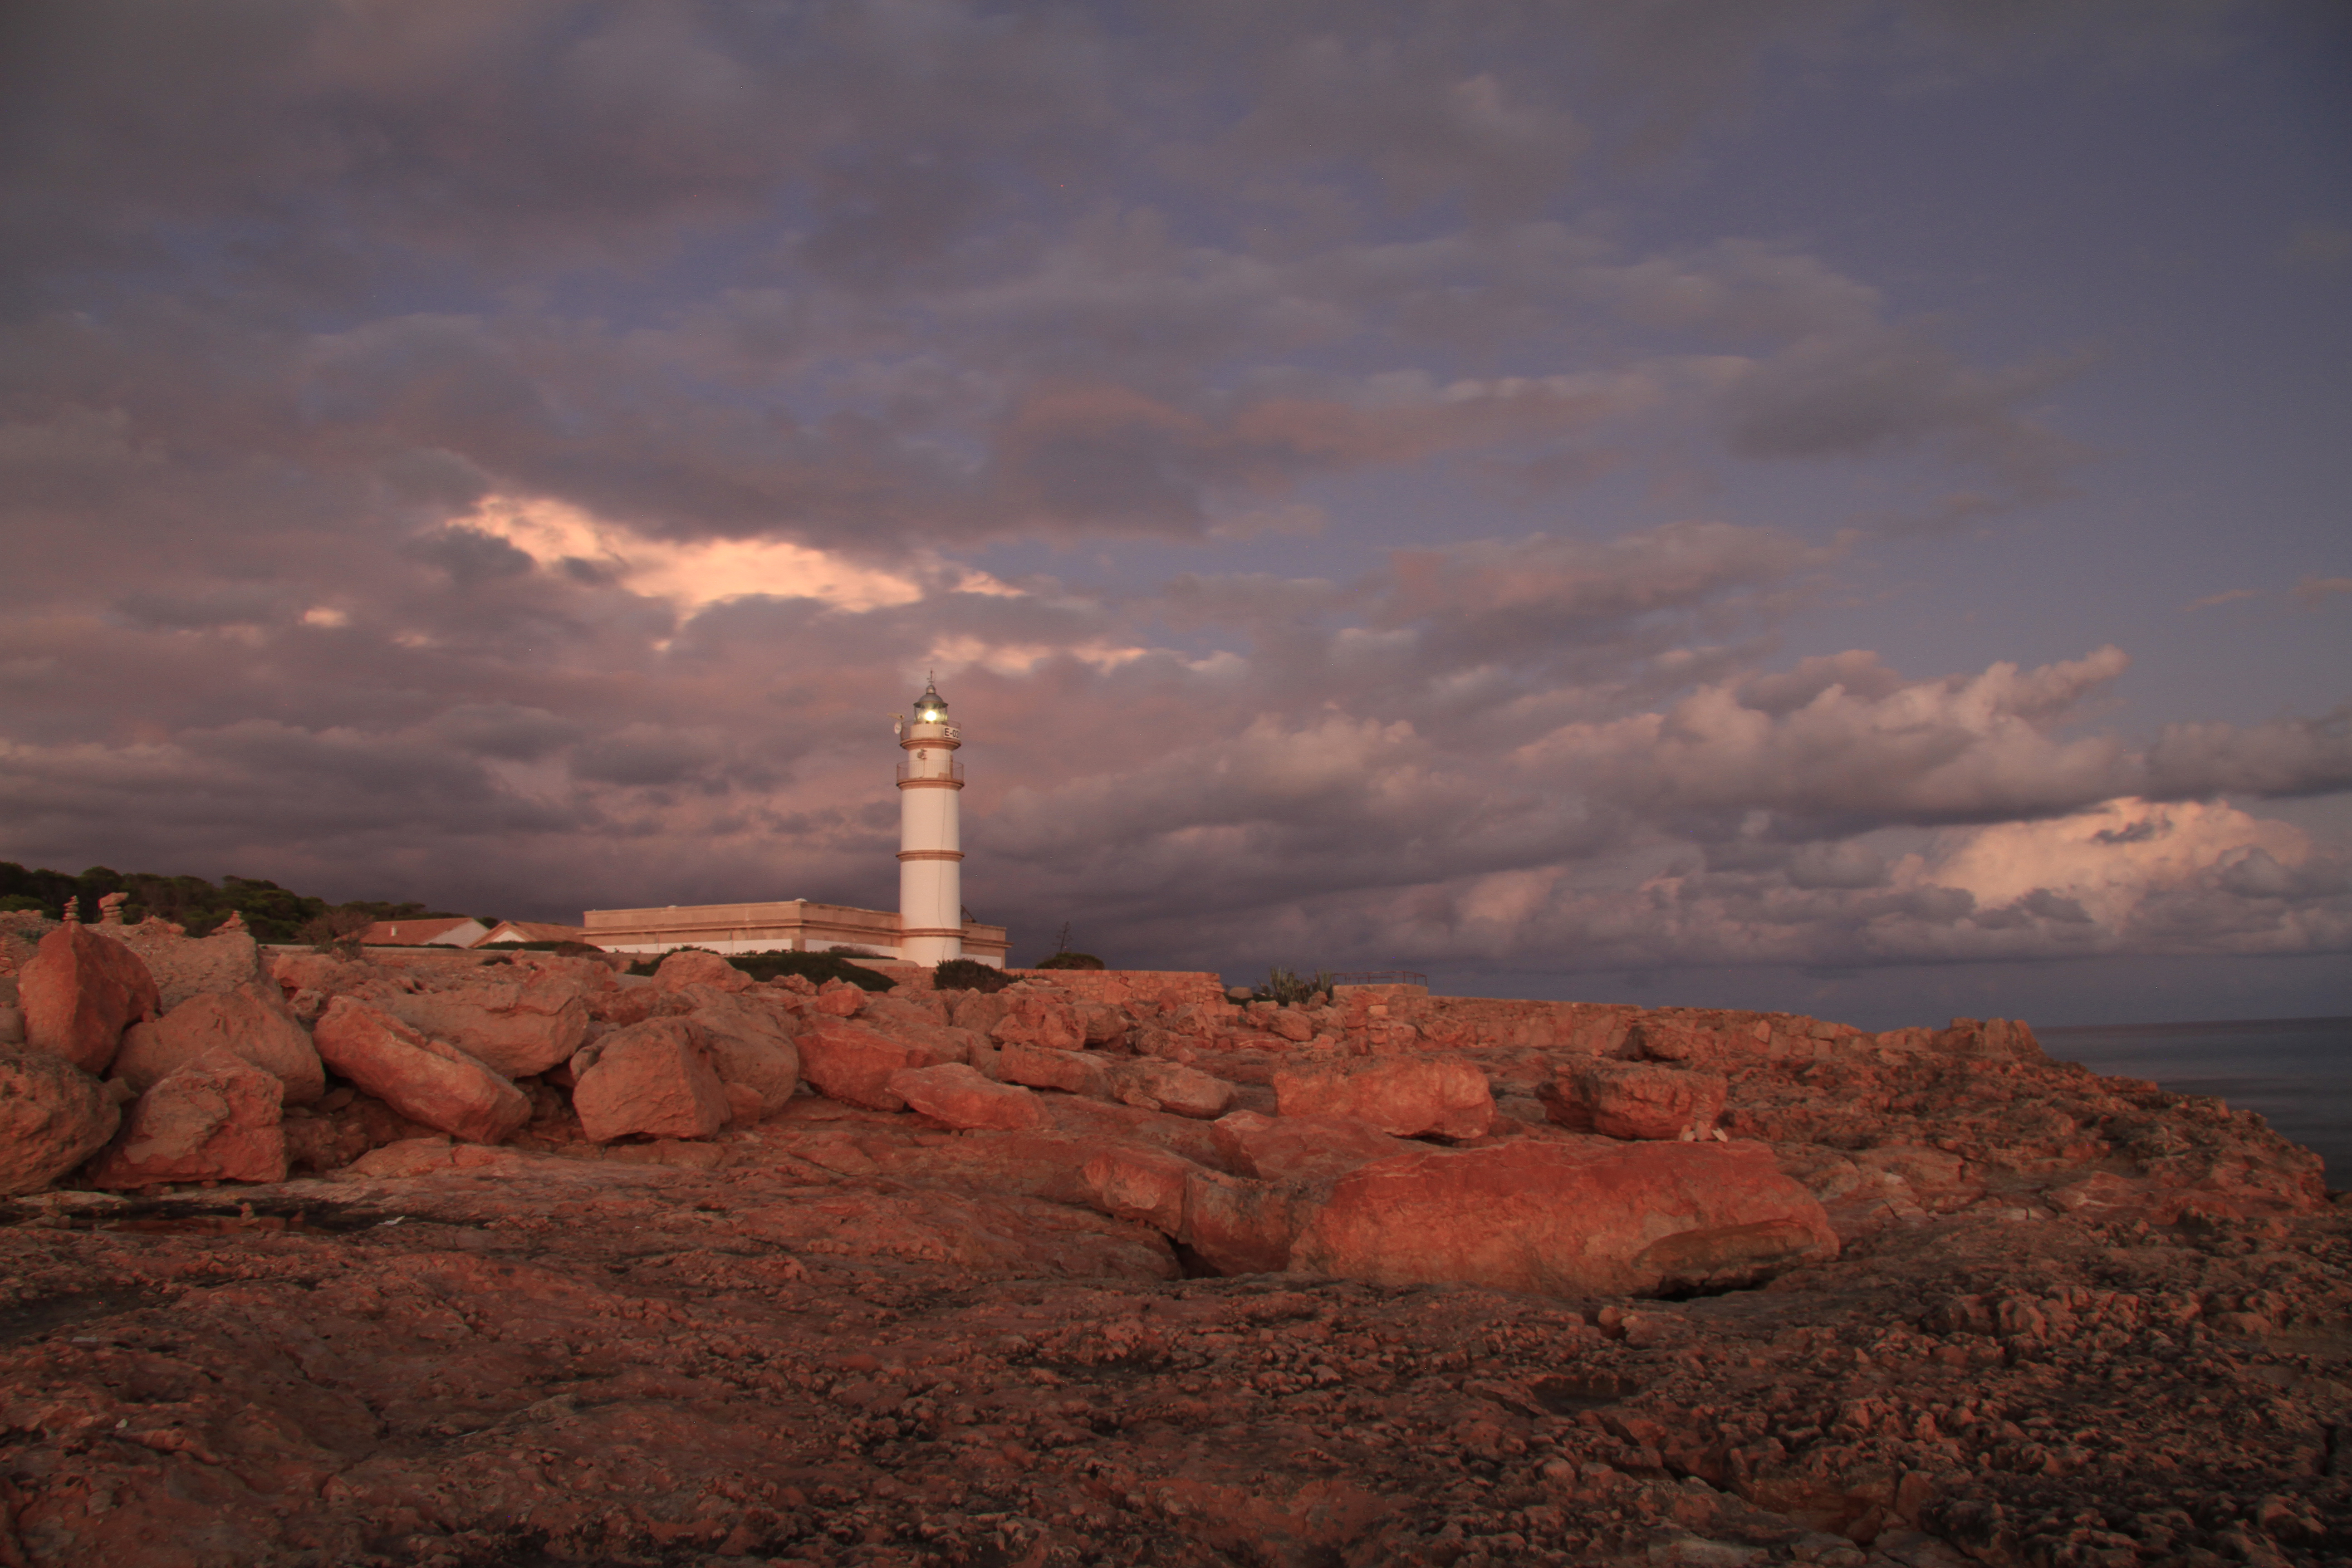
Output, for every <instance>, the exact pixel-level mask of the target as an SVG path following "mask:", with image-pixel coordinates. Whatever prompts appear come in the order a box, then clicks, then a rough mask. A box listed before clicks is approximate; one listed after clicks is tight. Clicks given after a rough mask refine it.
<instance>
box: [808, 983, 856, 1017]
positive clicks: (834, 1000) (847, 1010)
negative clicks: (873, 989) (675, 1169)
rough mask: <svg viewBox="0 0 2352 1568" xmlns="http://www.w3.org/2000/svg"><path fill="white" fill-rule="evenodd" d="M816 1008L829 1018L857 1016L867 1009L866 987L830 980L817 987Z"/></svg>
mask: <svg viewBox="0 0 2352 1568" xmlns="http://www.w3.org/2000/svg"><path fill="white" fill-rule="evenodd" d="M816 1010H817V1011H818V1012H819V1013H822V1014H824V1016H826V1017H828V1018H855V1017H856V1016H857V1015H858V1014H860V1013H862V1012H864V1011H865V1010H866V988H865V987H864V986H862V985H852V984H850V983H849V982H848V981H846V980H828V981H826V982H825V983H824V984H822V985H820V986H818V987H817V988H816Z"/></svg>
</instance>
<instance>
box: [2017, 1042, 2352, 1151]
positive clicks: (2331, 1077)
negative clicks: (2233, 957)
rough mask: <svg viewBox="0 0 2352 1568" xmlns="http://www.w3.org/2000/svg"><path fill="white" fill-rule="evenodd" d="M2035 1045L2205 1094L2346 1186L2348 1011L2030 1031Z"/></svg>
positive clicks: (2351, 1145)
mask: <svg viewBox="0 0 2352 1568" xmlns="http://www.w3.org/2000/svg"><path fill="white" fill-rule="evenodd" d="M2033 1033H2034V1037H2035V1038H2037V1039H2039V1040H2040V1041H2041V1042H2042V1051H2043V1052H2044V1053H2045V1054H2047V1055H2048V1056H2050V1057H2051V1058H2053V1059H2055V1060H2059V1061H2072V1062H2080V1063H2082V1064H2083V1065H2084V1067H2086V1068H2090V1069H2091V1070H2092V1071H2093V1072H2095V1073H2107V1074H2121V1075H2123V1076H2125V1077H2127V1078H2145V1079H2155V1080H2156V1082H2157V1084H2158V1086H2159V1087H2161V1088H2164V1089H2172V1090H2174V1091H2176V1092H2178V1093H2181V1094H2210V1095H2213V1096H2216V1097H2217V1098H2219V1099H2221V1100H2227V1101H2228V1102H2229V1103H2230V1105H2231V1107H2232V1108H2233V1109H2236V1110H2254V1111H2260V1112H2261V1113H2262V1115H2263V1119H2264V1120H2266V1121H2269V1122H2270V1124H2271V1125H2272V1126H2273V1127H2274V1128H2276V1129H2277V1130H2278V1131H2281V1132H2283V1133H2284V1134H2285V1135H2286V1136H2287V1137H2289V1138H2292V1139H2294V1141H2295V1142H2298V1143H2300V1144H2302V1145H2304V1146H2305V1148H2307V1149H2310V1150H2312V1151H2313V1152H2315V1153H2317V1154H2318V1155H2320V1156H2321V1157H2322V1158H2323V1159H2325V1160H2326V1162H2327V1185H2328V1186H2329V1188H2330V1189H2343V1188H2347V1187H2352V1018H2242V1019H2235V1020H2227V1021H2222V1022H2217V1023H2209V1024H2098V1025H2078V1026H2067V1027H2063V1028H2058V1027H2053V1028H2046V1029H2044V1028H2037V1029H2035V1030H2034V1031H2033Z"/></svg>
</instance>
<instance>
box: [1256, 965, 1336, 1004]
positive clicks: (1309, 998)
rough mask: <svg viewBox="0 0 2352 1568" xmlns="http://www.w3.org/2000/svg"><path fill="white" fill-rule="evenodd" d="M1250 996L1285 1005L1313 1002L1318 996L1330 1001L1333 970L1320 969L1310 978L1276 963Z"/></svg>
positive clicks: (1260, 1000) (1261, 1000) (1258, 999)
mask: <svg viewBox="0 0 2352 1568" xmlns="http://www.w3.org/2000/svg"><path fill="white" fill-rule="evenodd" d="M1250 996H1251V999H1252V1000H1254V1001H1258V1002H1272V1003H1275V1004H1276V1005H1279V1006H1284V1007H1296V1006H1299V1005H1306V1004H1311V1003H1313V1002H1314V1000H1315V998H1316V997H1318V996H1320V997H1321V998H1322V999H1323V1000H1324V1001H1326V1002H1328V1001H1330V1000H1331V972H1330V971H1329V970H1328V969H1318V970H1317V971H1316V972H1315V977H1314V978H1313V979H1311V980H1309V979H1307V978H1305V977H1303V976H1301V975H1300V974H1298V973H1297V972H1296V971H1295V970H1289V969H1285V968H1283V967H1282V966H1281V965H1280V964H1276V965H1275V966H1274V967H1273V968H1271V969H1268V970H1267V971H1266V972H1265V980H1264V981H1263V982H1262V983H1260V984H1259V985H1258V986H1257V987H1256V989H1255V990H1254V991H1252V992H1251V993H1250Z"/></svg>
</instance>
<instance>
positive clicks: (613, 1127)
mask: <svg viewBox="0 0 2352 1568" xmlns="http://www.w3.org/2000/svg"><path fill="white" fill-rule="evenodd" d="M572 1074H573V1076H574V1079H575V1080H576V1081H575V1082H574V1083H573V1084H572V1110H576V1111H578V1112H579V1114H580V1126H581V1129H582V1130H583V1131H584V1132H586V1133H587V1135H588V1137H589V1140H590V1141H591V1142H597V1143H608V1142H612V1141H613V1140H614V1139H615V1138H620V1137H624V1136H625V1135H626V1134H628V1133H631V1132H642V1133H645V1134H646V1135H648V1136H650V1137H656V1138H708V1137H709V1136H710V1135H711V1134H712V1133H714V1132H716V1131H719V1129H720V1128H722V1127H724V1126H726V1125H727V1123H728V1121H729V1120H730V1117H731V1116H732V1114H733V1112H732V1108H731V1107H730V1104H729V1101H728V1099H727V1089H726V1087H725V1086H724V1085H723V1084H721V1083H720V1082H719V1074H718V1073H717V1072H716V1071H715V1070H714V1069H713V1068H711V1065H710V1053H709V1047H707V1046H706V1045H705V1044H704V1038H703V1033H702V1030H701V1029H700V1028H698V1026H696V1025H695V1024H694V1022H693V1021H692V1020H691V1019H687V1018H648V1019H646V1021H645V1022H644V1023H642V1024H633V1025H631V1026H629V1027H627V1028H625V1029H616V1030H614V1032H613V1033H611V1034H609V1035H606V1036H605V1037H604V1038H602V1039H600V1040H597V1041H596V1042H595V1043H594V1044H593V1045H590V1046H587V1047H583V1049H582V1050H581V1052H580V1054H579V1055H578V1056H576V1057H574V1058H572Z"/></svg>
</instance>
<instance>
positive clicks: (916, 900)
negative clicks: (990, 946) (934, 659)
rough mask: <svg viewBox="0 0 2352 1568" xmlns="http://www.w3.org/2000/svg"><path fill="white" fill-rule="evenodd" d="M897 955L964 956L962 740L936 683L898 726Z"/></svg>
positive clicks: (921, 959) (926, 959)
mask: <svg viewBox="0 0 2352 1568" xmlns="http://www.w3.org/2000/svg"><path fill="white" fill-rule="evenodd" d="M962 744H963V737H962V735H961V732H960V731H958V730H957V728H956V726H955V725H953V724H951V723H950V722H948V705H947V701H946V700H945V699H944V698H942V697H940V689H939V682H938V681H937V679H928V680H926V681H925V682H924V683H923V694H922V695H921V696H920V697H918V698H916V699H915V713H914V717H913V718H911V719H907V718H901V719H899V720H898V747H899V750H900V751H902V752H905V753H906V755H905V757H904V759H903V760H902V761H901V762H900V763H898V956H899V958H900V959H901V960H902V961H904V962H906V963H940V962H941V961H942V960H944V959H950V958H961V957H962V956H963V865H962V861H963V848H962V846H961V842H960V840H959V837H958V825H957V812H956V800H957V796H958V795H960V794H961V791H962V789H963V764H962V763H959V762H957V761H956V750H957V748H958V747H960V746H961V745H962Z"/></svg>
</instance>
